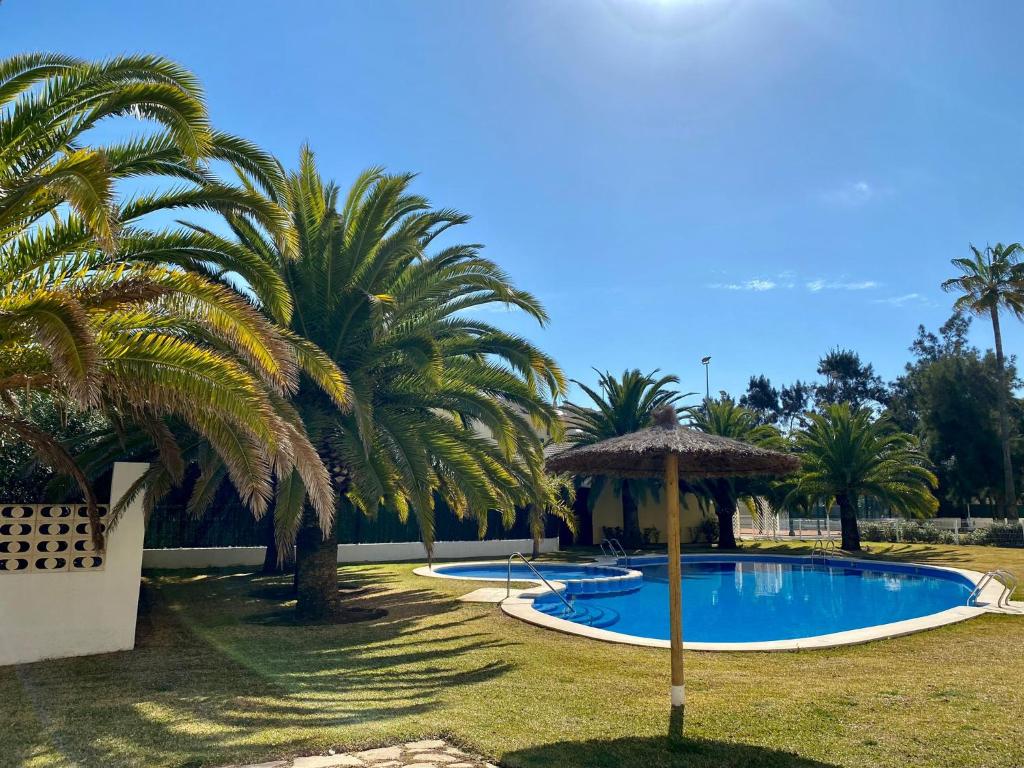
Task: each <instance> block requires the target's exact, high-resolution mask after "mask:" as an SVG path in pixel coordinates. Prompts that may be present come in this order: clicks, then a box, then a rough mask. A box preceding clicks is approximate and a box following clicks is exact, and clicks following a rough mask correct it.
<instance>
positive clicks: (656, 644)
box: [413, 554, 1016, 652]
mask: <svg viewBox="0 0 1024 768" xmlns="http://www.w3.org/2000/svg"><path fill="white" fill-rule="evenodd" d="M722 557H740V558H742V557H757V555H742V554H738V555H733V554H729V555H725V554H723V555H722ZM772 557H773V558H774V557H779V558H786V559H787V560H793V561H802V562H807V561H809V560H810V557H809V556H807V555H775V554H773V555H772ZM684 558H685V555H684ZM831 559H834V560H836V559H838V560H842V561H843V562H850V563H866V564H871V565H875V566H878V565H880V564H885V563H886V562H888V561H885V560H869V559H865V558H853V557H842V558H831ZM494 563H495V561H493V560H490V561H476V562H473V563H459V565H485V564H486V565H493V564H494ZM594 564H595V565H596V564H598V563H594ZM893 564H894V565H902V566H914V567H917V568H923V569H925V570H933V571H946V572H948V573H956V574H959V575H960V576H963V577H965V578H966V579H967V580H968V581H970V582H971V583H972V584H977V583H978V581H979V580H980V579H981V577H982V576H983V575H984V574H982V573H980V572H978V571H971V570H967V569H964V568H951V567H948V566H941V565H924V564H921V563H905V562H894V563H893ZM438 565H442V564H441V563H438ZM413 573H415V574H417V575H419V576H430V577H433V578H441V579H459V580H462V581H505V579H481V578H479V577H477V578H473V577H468V576H453V575H449V574H445V573H438V572H436V571H434V570H432V569H431V568H430V567H427V566H423V567H421V568H417V569H415V570H414V571H413ZM513 581H518V582H519V583H523V582H532V583H535V584H540V586H539V587H537V588H535V589H531V590H527V591H525V592H522V593H521V594H520V595H519V596H518V597H509V598H506V599H505V600H503V601H502V602H501V603H500V606H501V610H502V611H503V612H504V613H505V614H507V615H508V616H512V617H514V618H516V619H520V620H521V621H525V622H526V623H528V624H533V625H534V626H538V627H543V628H544V629H552V630H555V631H556V632H562V633H564V634H569V635H577V636H579V637H587V638H590V639H592V640H600V641H602V642H606V643H619V644H622V645H635V646H640V647H644V648H668V647H669V641H668V640H655V639H652V638H645V637H637V636H635V635H627V634H624V633H622V632H612V631H611V630H607V629H598V628H596V627H589V626H587V625H585V624H577V623H576V622H572V621H568V620H567V619H560V618H557V617H555V616H551V615H549V614H546V613H542V612H541V611H538V610H536V609H535V608H534V607H533V600H534V598H536V597H539V596H541V595H543V594H546V593H547V592H548V591H549V590H548V589H547V587H545V586H543V584H541V583H540V582H539V581H538V580H536V579H518V580H516V579H513ZM549 582H550V583H551V585H552V586H553V587H555V589H556V590H557V589H564V588H565V587H564V585H563V584H561V583H559V582H556V581H554V580H551V579H549ZM1001 593H1002V585H1000V584H998V583H995V582H994V581H993V582H990V583H989V584H988V585H987V586H986V587H985V589H984V590H982V592H981V594H980V595H978V598H977V599H976V600H975V603H976V605H962V606H956V607H953V608H949V609H947V610H945V611H940V612H938V613H932V614H929V615H927V616H921V617H918V618H916V619H905V620H903V621H895V622H891V623H889V624H876V625H874V626H871V627H862V628H860V629H850V630H846V631H844V632H832V633H829V634H825V635H814V636H811V637H798V638H792V639H789V640H769V641H762V642H750V643H696V642H684V643H683V648H684V650H688V651H732V652H742V651H761V652H764V651H803V650H820V649H825V648H837V647H841V646H846V645H859V644H862V643H870V642H873V641H875V640H887V639H890V638H894V637H902V636H904V635H909V634H912V633H915V632H922V631H924V630H927V629H935V628H937V627H943V626H947V625H949V624H956V623H958V622H961V621H966V620H967V619H972V618H974V617H976V616H980V615H982V614H984V613H1016V611H1014V610H1009V611H1008V610H1004V609H1002V608H997V607H996V601H997V600H998V599H999V596H1000V594H1001Z"/></svg>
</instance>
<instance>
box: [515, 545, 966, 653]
mask: <svg viewBox="0 0 1024 768" xmlns="http://www.w3.org/2000/svg"><path fill="white" fill-rule="evenodd" d="M629 565H630V568H631V569H635V570H636V571H638V572H639V573H640V577H639V583H638V584H637V585H635V586H634V587H633V588H631V589H629V590H624V591H615V592H607V593H602V592H597V591H584V592H582V593H577V594H573V593H572V592H569V591H567V594H568V596H569V598H570V603H571V604H572V609H571V610H570V609H569V608H567V607H566V605H565V603H564V602H563V601H562V600H560V599H559V598H558V596H557V595H555V594H552V593H551V592H550V591H545V590H537V591H535V592H534V593H528V594H525V595H523V596H522V597H521V598H518V599H512V600H507V601H505V602H504V603H503V604H502V608H503V610H504V611H505V612H506V613H508V614H511V615H513V616H516V617H518V618H521V619H524V620H526V621H529V622H531V623H534V624H539V625H542V626H546V627H550V628H552V629H558V630H561V631H563V632H572V633H574V634H582V635H586V636H589V637H594V638H597V639H602V640H609V641H613V642H620V643H633V644H637V645H648V646H656V647H668V638H669V619H668V567H667V560H666V558H665V557H660V558H657V557H653V558H652V557H645V558H635V559H631V560H630V563H629ZM682 570H683V577H682V579H683V585H682V586H683V639H684V643H685V646H686V647H687V648H691V649H694V650H785V649H797V648H814V647H829V646H833V645H845V644H850V643H857V642H865V641H867V640H874V639H881V638H884V637H892V636H896V635H901V634H906V633H909V632H914V631H918V630H921V629H927V628H930V627H934V626H940V625H942V624H948V623H952V622H955V621H961V620H963V619H967V618H970V617H972V616H975V615H977V614H979V613H981V612H983V610H984V609H983V608H979V607H975V606H969V605H968V599H969V597H970V596H971V591H972V590H973V589H974V586H975V583H976V580H977V579H976V577H977V576H980V574H972V572H967V571H957V570H954V569H950V568H940V567H934V566H922V565H903V564H896V563H881V562H876V561H865V560H854V559H851V558H835V557H833V558H827V559H826V558H815V559H813V560H812V559H810V558H807V557H787V556H767V555H764V556H762V555H733V556H729V555H721V556H720V555H689V556H685V557H684V558H683V566H682Z"/></svg>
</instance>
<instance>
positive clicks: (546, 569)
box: [434, 562, 642, 602]
mask: <svg viewBox="0 0 1024 768" xmlns="http://www.w3.org/2000/svg"><path fill="white" fill-rule="evenodd" d="M533 565H534V567H535V568H536V569H537V570H538V571H540V573H541V574H542V575H543V576H544V578H545V579H547V580H548V581H557V582H559V583H561V584H563V585H565V592H566V594H568V595H588V594H598V593H600V594H608V593H612V592H623V591H627V590H636V589H639V587H640V584H641V582H642V577H641V575H640V573H639V571H635V570H630V569H629V568H621V567H615V566H606V565H586V564H569V563H565V564H560V563H534V564H533ZM434 573H437V574H442V575H444V576H458V577H461V578H466V579H481V580H486V581H506V580H507V578H508V563H507V562H494V563H465V564H458V563H456V564H453V565H437V566H434ZM512 581H519V582H523V581H532V582H539V579H538V578H537V576H536V574H534V573H533V572H532V571H531V570H530V569H529V568H528V567H527V566H526V565H525V564H524V563H518V562H517V563H512ZM555 599H556V600H557V598H555ZM559 602H561V601H559Z"/></svg>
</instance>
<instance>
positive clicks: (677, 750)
mask: <svg viewBox="0 0 1024 768" xmlns="http://www.w3.org/2000/svg"><path fill="white" fill-rule="evenodd" d="M501 763H502V765H504V766H508V768H837V767H836V766H835V765H834V764H833V763H823V762H820V761H818V760H811V759H808V758H805V757H800V756H799V755H796V754H794V753H792V752H782V751H779V750H775V749H767V748H765V747H758V746H754V745H751V744H734V743H730V742H726V741H711V740H708V739H690V738H682V739H669V738H668V737H651V738H639V737H637V738H623V739H594V740H590V741H560V742H556V743H554V744H544V745H541V746H538V747H530V748H528V749H523V750H519V751H516V752H508V753H506V754H505V755H503V756H502V759H501Z"/></svg>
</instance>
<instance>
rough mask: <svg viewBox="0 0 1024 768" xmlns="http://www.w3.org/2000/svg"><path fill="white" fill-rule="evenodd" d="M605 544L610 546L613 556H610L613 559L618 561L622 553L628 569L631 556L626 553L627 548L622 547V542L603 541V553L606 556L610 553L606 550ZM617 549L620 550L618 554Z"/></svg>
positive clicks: (615, 540) (616, 540) (613, 540)
mask: <svg viewBox="0 0 1024 768" xmlns="http://www.w3.org/2000/svg"><path fill="white" fill-rule="evenodd" d="M605 544H607V545H608V549H609V550H611V555H610V556H611V557H614V558H616V559H618V557H619V552H621V553H622V559H623V560H625V561H626V567H627V568H628V567H629V555H628V554H627V553H626V548H625V547H624V546H622V542H621V541H619V540H618V539H601V552H602V553H604V554H605V555H607V554H608V553H607V552H606V551H605V548H604V545H605ZM615 547H618V548H619V551H618V552H616V551H615Z"/></svg>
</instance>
